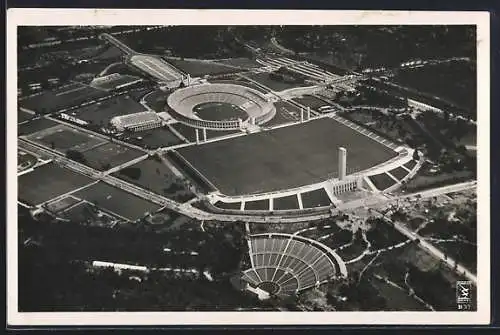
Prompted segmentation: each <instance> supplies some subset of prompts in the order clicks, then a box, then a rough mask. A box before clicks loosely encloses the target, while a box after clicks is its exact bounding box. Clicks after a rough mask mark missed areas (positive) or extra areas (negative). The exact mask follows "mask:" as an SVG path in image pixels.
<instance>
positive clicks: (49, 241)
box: [19, 213, 254, 311]
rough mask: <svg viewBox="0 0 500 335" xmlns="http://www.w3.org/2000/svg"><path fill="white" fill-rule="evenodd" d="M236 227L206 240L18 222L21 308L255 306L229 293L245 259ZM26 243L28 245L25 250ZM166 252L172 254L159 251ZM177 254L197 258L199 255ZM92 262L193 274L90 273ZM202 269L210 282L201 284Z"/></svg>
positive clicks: (178, 233) (192, 233)
mask: <svg viewBox="0 0 500 335" xmlns="http://www.w3.org/2000/svg"><path fill="white" fill-rule="evenodd" d="M166 224H168V222H167V223H166ZM239 226H240V225H238V224H236V225H235V226H232V227H229V226H225V225H224V226H217V225H214V226H213V227H215V228H214V229H211V230H210V233H209V234H206V233H203V232H202V231H200V230H185V229H180V230H172V231H169V232H166V233H161V232H154V231H148V230H145V229H143V227H144V226H142V225H141V226H137V227H133V226H130V225H129V226H128V227H127V228H125V227H124V228H121V227H120V226H119V227H117V228H115V229H110V228H104V227H92V226H91V227H84V226H81V225H79V224H78V223H76V222H73V223H64V224H57V223H55V222H52V221H51V220H50V219H49V218H47V219H46V220H45V221H43V222H40V221H39V222H37V221H34V220H33V219H32V218H31V216H30V215H29V213H25V214H24V215H21V216H20V217H19V228H20V239H19V248H20V250H19V273H20V278H19V279H20V281H19V290H20V308H21V310H23V311H46V310H65V311H69V310H87V311H89V310H155V309H156V310H189V309H214V308H221V309H225V308H236V307H238V306H240V305H243V306H245V305H249V304H250V305H253V303H254V301H253V300H252V299H250V298H248V297H246V296H244V295H242V294H241V293H239V292H238V291H236V290H234V289H232V288H231V285H230V283H229V282H228V278H229V276H230V275H231V274H232V273H234V272H237V271H239V266H240V264H241V261H242V258H243V257H246V252H247V250H246V243H245V239H244V232H243V229H242V228H241V227H239ZM28 239H29V241H31V242H30V243H25V241H26V240H28ZM167 246H168V248H171V249H172V250H173V252H170V253H169V252H165V251H164V250H163V249H164V248H165V247H167ZM175 251H196V252H197V253H198V255H189V252H187V253H176V252H175ZM92 260H103V261H110V262H119V263H120V262H121V263H126V264H140V265H146V266H151V267H167V266H168V267H178V268H194V269H197V270H198V271H199V275H198V276H197V275H194V276H193V275H191V276H188V277H186V276H182V277H178V276H177V275H175V274H174V273H171V272H154V271H153V272H152V273H149V274H144V273H128V272H123V273H122V274H121V275H119V274H117V273H115V272H113V271H108V270H100V271H91V272H89V271H87V267H88V264H89V263H88V262H90V261H92ZM205 270H207V271H209V272H210V273H211V274H212V276H213V277H214V278H215V281H214V282H209V281H207V280H206V279H205V278H204V276H203V275H202V272H203V271H205ZM134 276H135V277H138V278H139V279H138V280H139V281H138V280H137V279H134V278H133V277H134ZM139 282H140V283H139Z"/></svg>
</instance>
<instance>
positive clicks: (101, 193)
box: [74, 182, 160, 220]
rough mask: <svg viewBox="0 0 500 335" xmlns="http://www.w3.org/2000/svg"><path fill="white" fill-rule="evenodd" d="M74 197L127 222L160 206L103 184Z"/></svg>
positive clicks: (91, 187)
mask: <svg viewBox="0 0 500 335" xmlns="http://www.w3.org/2000/svg"><path fill="white" fill-rule="evenodd" d="M74 196H75V197H77V198H80V199H84V200H87V201H88V202H91V203H93V204H94V205H96V206H97V207H99V208H102V209H103V210H105V211H109V212H111V213H116V214H118V215H120V216H123V217H125V218H127V219H129V220H136V219H139V218H142V217H143V216H144V214H145V213H146V212H151V213H152V212H155V211H157V210H158V209H160V206H158V205H156V204H153V203H150V202H148V201H146V200H144V199H141V198H139V197H137V196H135V195H133V194H130V193H127V192H125V191H122V190H120V189H118V188H116V187H113V186H110V185H108V184H106V183H103V182H99V183H97V184H94V185H92V186H90V187H87V188H85V189H83V190H81V191H78V192H76V193H75V194H74Z"/></svg>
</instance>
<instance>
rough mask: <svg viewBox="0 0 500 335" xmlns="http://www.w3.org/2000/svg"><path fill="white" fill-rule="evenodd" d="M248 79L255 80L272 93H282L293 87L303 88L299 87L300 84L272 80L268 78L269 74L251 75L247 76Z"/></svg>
mask: <svg viewBox="0 0 500 335" xmlns="http://www.w3.org/2000/svg"><path fill="white" fill-rule="evenodd" d="M248 78H251V79H253V80H255V81H256V82H258V83H260V84H262V85H264V86H266V87H268V88H270V89H271V90H273V91H278V92H279V91H284V90H287V89H290V88H294V87H300V86H305V85H300V84H295V83H286V82H284V81H279V80H275V79H272V78H271V77H270V76H269V73H265V72H262V73H253V74H251V75H248Z"/></svg>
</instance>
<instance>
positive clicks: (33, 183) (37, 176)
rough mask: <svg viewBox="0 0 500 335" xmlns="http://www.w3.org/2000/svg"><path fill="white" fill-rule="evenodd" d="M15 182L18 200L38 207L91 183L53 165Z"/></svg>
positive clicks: (78, 175) (44, 166)
mask: <svg viewBox="0 0 500 335" xmlns="http://www.w3.org/2000/svg"><path fill="white" fill-rule="evenodd" d="M17 180H18V192H19V193H18V198H19V199H20V200H21V201H22V202H24V203H27V204H30V205H38V204H40V203H42V202H45V201H48V200H50V199H53V198H55V197H57V196H59V195H61V194H64V193H67V192H70V191H72V190H74V189H77V188H80V187H83V186H85V185H88V184H90V183H91V182H93V180H92V179H90V178H88V177H86V176H83V175H80V174H77V173H75V172H73V171H70V170H67V169H65V168H62V167H60V166H57V165H55V164H53V163H49V164H45V165H42V166H40V167H38V168H36V169H35V170H34V171H33V172H29V173H27V174H23V175H21V176H19V177H18V179H17Z"/></svg>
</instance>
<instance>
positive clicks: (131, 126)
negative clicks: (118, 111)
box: [111, 112, 162, 131]
mask: <svg viewBox="0 0 500 335" xmlns="http://www.w3.org/2000/svg"><path fill="white" fill-rule="evenodd" d="M111 124H112V125H113V126H114V127H115V128H116V129H118V130H119V131H123V130H131V131H142V130H148V129H154V128H158V127H160V126H161V125H162V119H161V117H160V116H158V114H156V113H155V112H140V113H134V114H128V115H120V116H115V117H114V118H112V119H111Z"/></svg>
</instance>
